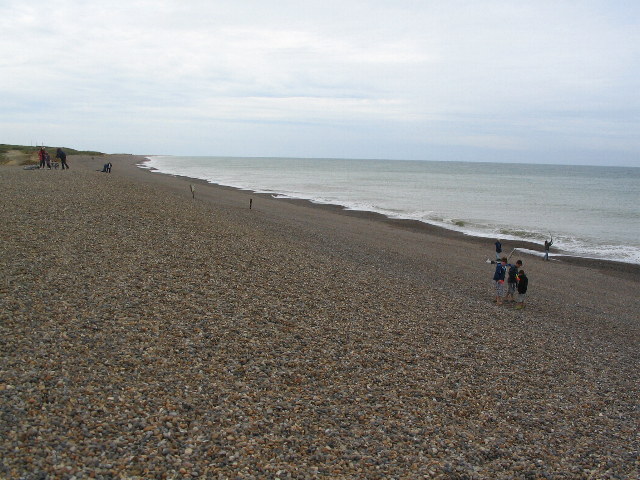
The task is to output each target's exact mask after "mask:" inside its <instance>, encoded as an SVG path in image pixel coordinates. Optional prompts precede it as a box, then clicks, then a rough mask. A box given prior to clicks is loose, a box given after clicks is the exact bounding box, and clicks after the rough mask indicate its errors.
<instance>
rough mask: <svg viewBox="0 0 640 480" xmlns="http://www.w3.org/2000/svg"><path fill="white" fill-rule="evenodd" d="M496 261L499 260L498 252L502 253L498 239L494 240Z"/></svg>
mask: <svg viewBox="0 0 640 480" xmlns="http://www.w3.org/2000/svg"><path fill="white" fill-rule="evenodd" d="M495 245H496V261H498V260H500V254H501V253H502V243H500V239H499V238H498V239H497V240H496V243H495Z"/></svg>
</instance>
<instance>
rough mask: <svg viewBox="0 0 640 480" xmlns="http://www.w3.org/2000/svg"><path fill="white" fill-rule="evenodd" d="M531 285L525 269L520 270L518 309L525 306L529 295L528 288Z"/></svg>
mask: <svg viewBox="0 0 640 480" xmlns="http://www.w3.org/2000/svg"><path fill="white" fill-rule="evenodd" d="M528 287H529V279H528V278H527V276H526V275H525V273H524V270H520V272H519V273H518V300H517V301H518V305H516V308H517V309H518V310H520V309H523V308H524V299H525V297H526V295H527V288H528Z"/></svg>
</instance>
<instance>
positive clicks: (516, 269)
mask: <svg viewBox="0 0 640 480" xmlns="http://www.w3.org/2000/svg"><path fill="white" fill-rule="evenodd" d="M551 245H553V236H551V238H550V239H549V240H546V239H545V241H544V259H545V260H546V261H549V250H550V249H551ZM495 246H496V260H495V261H493V260H489V259H487V263H493V264H496V271H495V273H494V274H493V283H494V285H495V289H496V300H495V302H496V303H497V304H498V305H502V303H503V302H509V301H510V302H516V303H517V305H516V308H517V309H521V308H524V300H525V297H526V294H527V288H528V286H529V279H528V278H527V275H526V274H525V273H524V270H523V268H522V260H518V261H517V262H516V263H515V264H510V263H507V262H508V261H509V257H510V256H511V254H509V255H508V256H504V255H503V253H502V243H501V242H500V239H498V240H496V243H495ZM514 251H515V249H514ZM511 253H513V252H511ZM505 278H506V279H507V280H506V281H507V290H506V295H505V289H504V283H505ZM516 291H517V292H518V296H517V298H516V297H515V293H516ZM503 298H504V300H503Z"/></svg>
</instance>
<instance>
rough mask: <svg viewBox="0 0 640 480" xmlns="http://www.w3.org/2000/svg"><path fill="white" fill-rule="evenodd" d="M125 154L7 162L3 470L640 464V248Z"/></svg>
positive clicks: (177, 471) (0, 326)
mask: <svg viewBox="0 0 640 480" xmlns="http://www.w3.org/2000/svg"><path fill="white" fill-rule="evenodd" d="M105 158H107V157H105ZM105 158H102V157H95V158H92V157H89V156H72V157H70V158H69V165H70V166H71V169H70V170H67V171H60V170H24V169H22V167H18V166H0V185H1V186H2V195H0V226H1V229H2V242H1V243H0V275H1V277H0V342H1V348H0V478H2V479H5V478H6V479H25V480H27V479H29V480H30V479H84V478H96V479H192V478H193V479H197V478H205V479H206V478H210V479H263V478H266V479H276V478H279V479H317V478H328V479H413V478H416V479H419V478H422V479H424V478H426V479H636V478H638V476H639V471H640V470H639V469H640V429H639V425H640V409H639V400H638V399H639V398H640V374H639V372H640V368H639V367H640V362H639V360H640V349H639V348H638V347H639V341H638V340H639V338H640V337H639V335H638V333H639V330H640V328H639V327H640V315H639V313H638V312H640V300H639V296H638V293H637V292H638V287H639V286H640V266H638V265H617V264H615V263H611V262H598V261H589V260H584V259H583V260H574V261H569V260H567V261H562V260H558V261H551V262H544V261H542V260H541V259H540V258H538V257H535V256H526V255H525V256H522V257H521V258H522V260H523V262H524V269H525V270H526V272H527V275H528V276H529V279H530V280H529V282H530V283H529V289H530V291H529V293H528V298H527V306H526V308H525V309H523V310H515V309H514V308H513V306H512V305H502V306H498V305H495V304H494V303H493V302H492V299H493V289H492V284H491V278H492V275H493V267H492V266H491V265H487V264H486V263H485V262H484V259H485V258H486V257H488V256H490V255H492V254H493V241H495V240H491V239H477V238H471V237H465V236H463V235H461V234H455V233H454V232H446V231H441V230H440V229H437V228H423V227H420V228H418V227H416V226H415V225H414V224H411V223H407V222H405V223H402V222H392V221H385V220H384V219H381V218H379V217H378V216H376V215H367V214H364V213H353V212H352V213H349V212H344V211H341V210H340V209H339V208H337V207H321V206H313V205H309V204H307V203H305V202H297V201H290V200H284V199H274V198H271V197H270V196H268V195H258V194H253V193H251V192H246V191H238V190H233V189H230V188H224V187H219V186H215V185H208V184H205V183H203V182H197V181H193V180H190V179H186V178H180V177H172V176H169V175H160V174H157V173H152V172H150V171H147V170H142V169H140V168H138V167H137V166H136V164H137V163H139V162H141V161H142V160H143V159H141V158H138V157H133V156H128V155H113V156H109V157H108V161H111V162H112V163H113V173H111V174H107V173H101V172H100V169H101V168H102V164H103V163H106V161H107V160H105ZM190 185H195V198H193V197H192V193H191V191H190ZM250 198H251V199H252V200H253V201H252V208H251V209H249V199H250ZM506 243H507V244H506V245H505V248H506V249H510V248H511V247H515V246H517V245H509V244H508V242H506Z"/></svg>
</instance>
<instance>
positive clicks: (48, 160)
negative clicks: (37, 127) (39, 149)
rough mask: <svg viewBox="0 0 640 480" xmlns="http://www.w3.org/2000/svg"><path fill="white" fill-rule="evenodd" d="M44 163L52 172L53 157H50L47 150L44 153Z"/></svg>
mask: <svg viewBox="0 0 640 480" xmlns="http://www.w3.org/2000/svg"><path fill="white" fill-rule="evenodd" d="M44 161H45V163H46V164H47V168H48V169H49V170H51V157H50V156H49V152H47V151H46V150H45V152H44Z"/></svg>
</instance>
